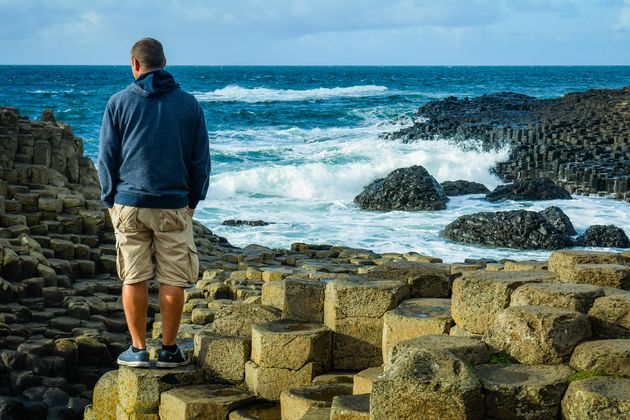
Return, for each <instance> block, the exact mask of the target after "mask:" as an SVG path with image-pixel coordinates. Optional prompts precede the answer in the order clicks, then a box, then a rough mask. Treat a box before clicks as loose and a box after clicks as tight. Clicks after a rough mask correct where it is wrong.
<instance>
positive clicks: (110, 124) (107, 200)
mask: <svg viewBox="0 0 630 420" xmlns="http://www.w3.org/2000/svg"><path fill="white" fill-rule="evenodd" d="M120 148H121V139H120V134H119V133H118V130H117V128H116V125H115V124H114V117H113V115H112V107H111V104H110V103H108V104H107V107H105V113H104V114H103V124H102V125H101V135H100V141H99V152H98V178H99V181H100V182H101V200H103V203H104V204H105V207H107V208H111V207H112V206H113V205H114V196H115V195H116V184H117V182H118V170H119V164H120V162H119V156H120Z"/></svg>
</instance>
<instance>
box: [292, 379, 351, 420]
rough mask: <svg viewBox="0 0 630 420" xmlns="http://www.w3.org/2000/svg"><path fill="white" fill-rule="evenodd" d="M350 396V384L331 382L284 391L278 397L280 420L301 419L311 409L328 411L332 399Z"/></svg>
mask: <svg viewBox="0 0 630 420" xmlns="http://www.w3.org/2000/svg"><path fill="white" fill-rule="evenodd" d="M351 394H352V385H351V384H343V383H331V382H318V383H314V384H311V385H308V386H304V387H301V388H296V389H291V390H288V391H284V392H282V394H281V396H280V407H281V411H282V419H283V420H299V419H302V418H304V416H305V415H306V414H307V413H308V412H309V410H311V409H327V408H328V409H329V408H330V407H331V405H332V401H333V398H334V397H336V396H339V395H351ZM311 415H313V413H312V414H311Z"/></svg>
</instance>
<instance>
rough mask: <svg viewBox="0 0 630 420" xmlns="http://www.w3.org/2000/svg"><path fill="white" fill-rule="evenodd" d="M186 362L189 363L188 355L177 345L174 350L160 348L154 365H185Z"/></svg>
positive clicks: (161, 366)
mask: <svg viewBox="0 0 630 420" xmlns="http://www.w3.org/2000/svg"><path fill="white" fill-rule="evenodd" d="M188 363H190V357H188V355H187V354H186V353H184V352H183V351H182V349H180V348H179V346H177V349H176V350H175V351H174V352H170V351H167V350H160V352H159V353H158V359H157V363H156V364H155V365H156V366H157V367H159V368H174V367H180V366H186V365H187V364H188Z"/></svg>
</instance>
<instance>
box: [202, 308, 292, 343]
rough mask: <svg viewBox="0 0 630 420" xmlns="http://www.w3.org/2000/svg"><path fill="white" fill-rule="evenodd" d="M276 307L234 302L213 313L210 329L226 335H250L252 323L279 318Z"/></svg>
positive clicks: (261, 322) (262, 322)
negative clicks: (234, 303)
mask: <svg viewBox="0 0 630 420" xmlns="http://www.w3.org/2000/svg"><path fill="white" fill-rule="evenodd" d="M281 316H282V314H281V313H280V311H279V310H277V309H276V308H272V307H269V306H263V305H256V304H245V303H243V304H236V305H230V306H226V307H224V308H222V309H220V310H219V311H218V312H217V313H216V314H215V315H214V322H213V323H212V328H211V331H212V332H213V333H214V334H216V335H224V336H228V337H251V335H252V325H256V324H264V323H265V322H269V321H273V320H276V319H280V318H281Z"/></svg>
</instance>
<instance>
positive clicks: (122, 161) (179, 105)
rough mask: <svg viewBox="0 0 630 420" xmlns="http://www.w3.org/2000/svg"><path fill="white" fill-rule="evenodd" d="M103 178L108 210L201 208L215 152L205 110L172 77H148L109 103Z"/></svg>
mask: <svg viewBox="0 0 630 420" xmlns="http://www.w3.org/2000/svg"><path fill="white" fill-rule="evenodd" d="M98 174H99V179H100V181H101V188H102V194H101V199H102V200H103V203H105V206H106V207H108V208H109V207H112V206H113V204H114V203H117V204H123V205H128V206H133V207H148V208H163V209H175V208H181V207H186V206H189V207H190V208H195V207H196V206H197V203H199V201H200V200H202V199H204V198H205V196H206V193H207V191H208V177H209V175H210V151H209V148H208V132H207V131H206V123H205V118H204V115H203V110H202V109H201V107H200V106H199V104H198V103H197V100H196V99H195V98H194V97H193V96H192V95H190V94H188V93H186V92H184V91H183V90H181V89H180V88H179V84H177V83H176V82H175V79H174V78H173V76H172V75H171V74H170V73H168V72H167V71H165V70H155V71H151V72H148V73H145V74H143V75H141V76H140V77H139V78H138V79H137V80H136V81H135V82H134V83H132V84H131V85H129V86H128V87H127V89H125V90H122V91H120V92H118V93H116V94H114V95H113V96H112V97H111V98H110V99H109V102H108V103H107V107H106V108H105V113H104V115H103V125H102V127H101V136H100V144H99V157H98Z"/></svg>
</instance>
